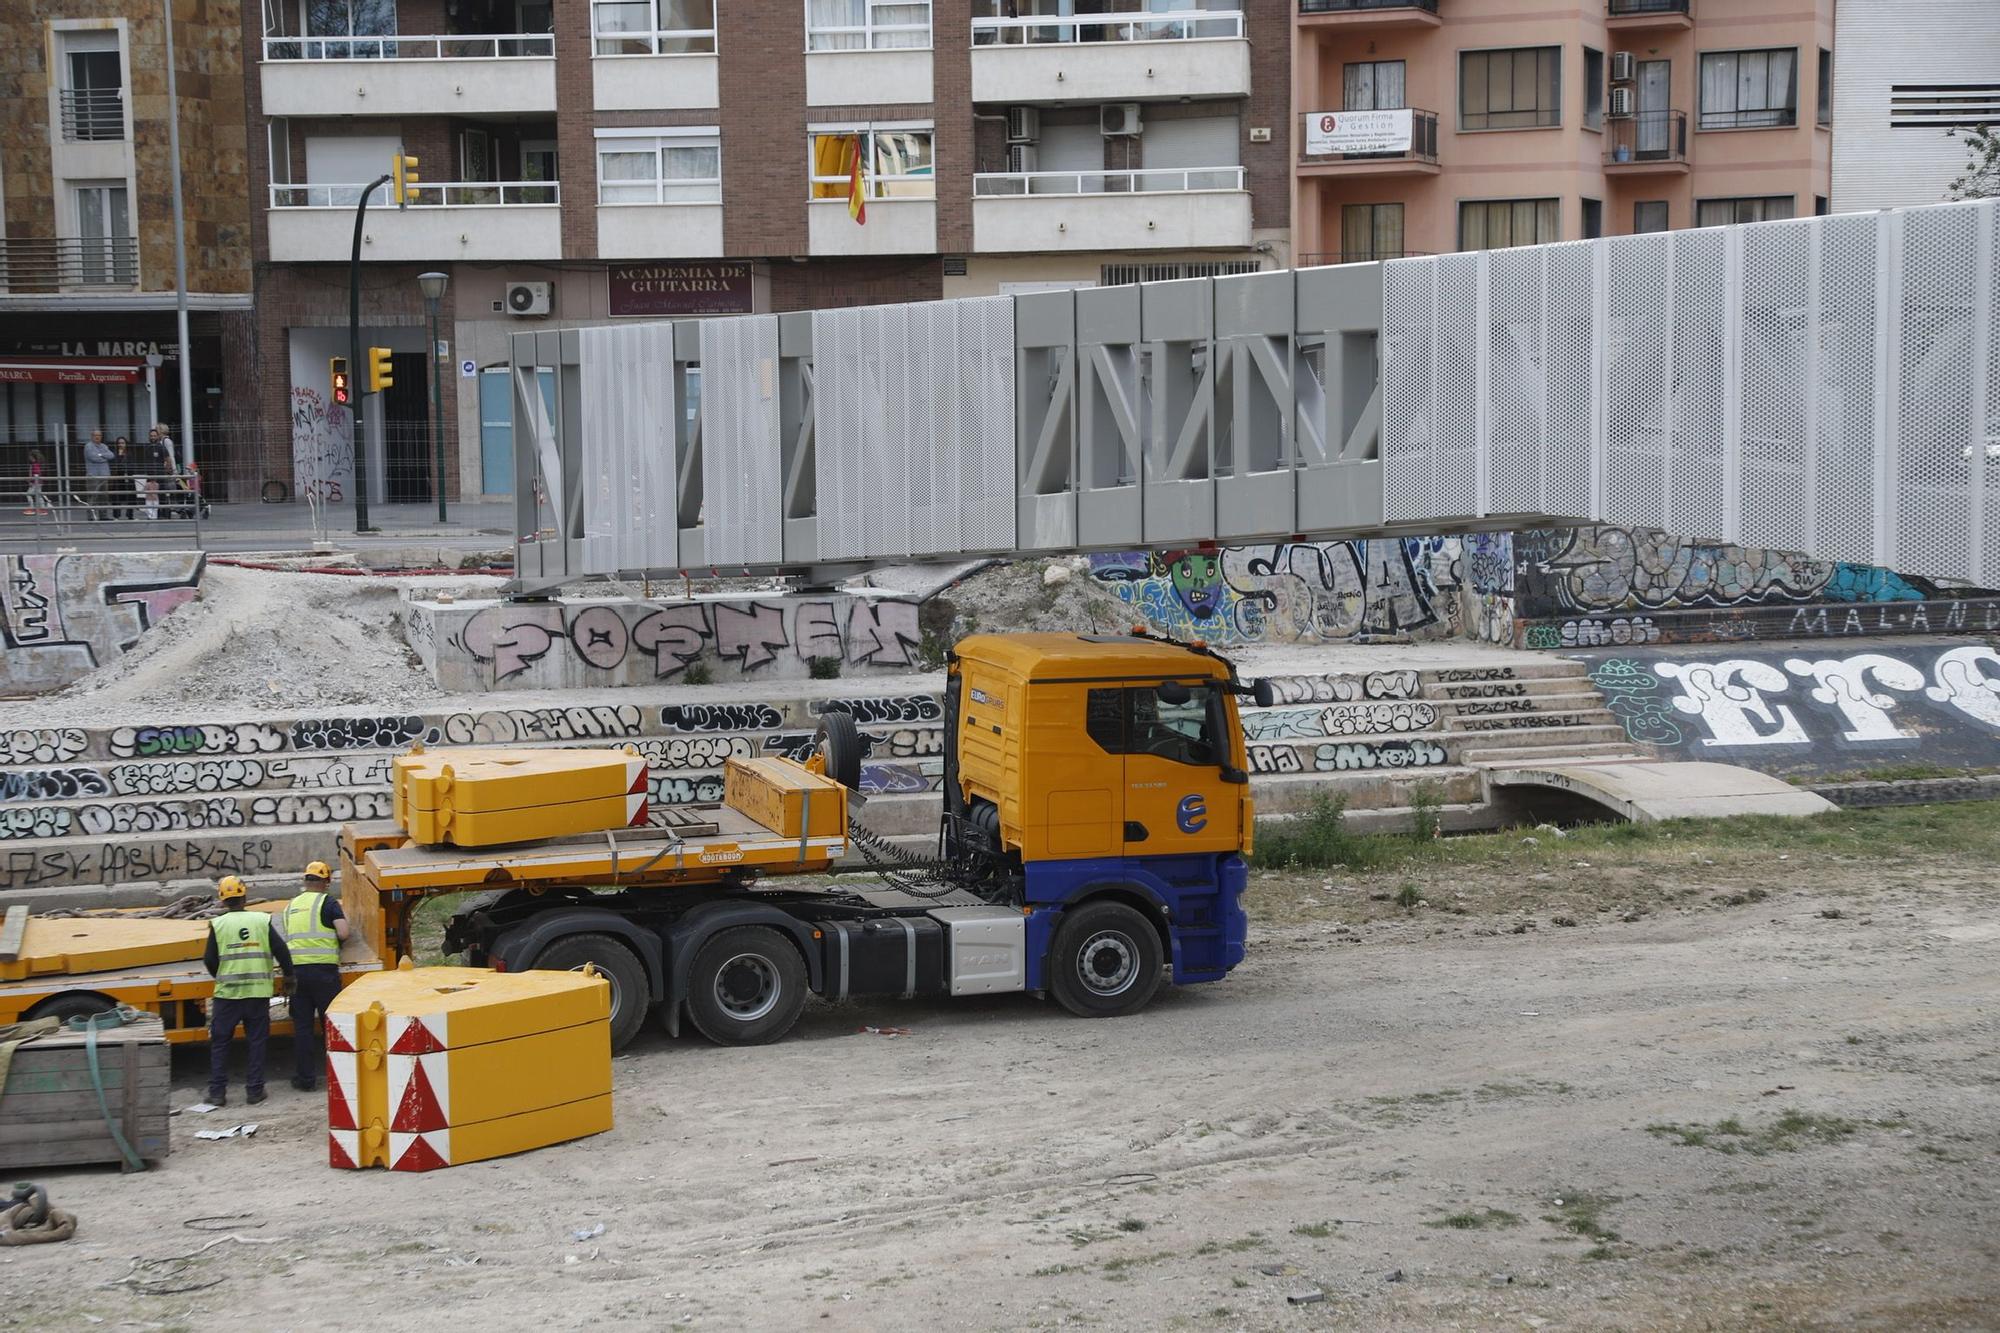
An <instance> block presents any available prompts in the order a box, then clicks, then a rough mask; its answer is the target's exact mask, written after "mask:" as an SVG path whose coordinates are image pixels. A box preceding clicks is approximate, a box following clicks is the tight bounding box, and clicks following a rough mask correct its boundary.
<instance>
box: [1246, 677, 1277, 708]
mask: <svg viewBox="0 0 2000 1333" xmlns="http://www.w3.org/2000/svg"><path fill="white" fill-rule="evenodd" d="M1250 702H1251V703H1253V704H1256V705H1257V706H1258V707H1259V708H1269V707H1271V706H1272V705H1274V704H1276V703H1277V702H1278V690H1277V687H1276V686H1274V685H1272V684H1271V682H1270V681H1268V680H1253V681H1251V682H1250Z"/></svg>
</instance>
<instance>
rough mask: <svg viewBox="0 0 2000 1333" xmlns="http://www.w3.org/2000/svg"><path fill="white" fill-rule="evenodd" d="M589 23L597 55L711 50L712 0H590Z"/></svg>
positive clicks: (682, 53)
mask: <svg viewBox="0 0 2000 1333" xmlns="http://www.w3.org/2000/svg"><path fill="white" fill-rule="evenodd" d="M590 27H591V32H592V34H593V35H594V36H595V37H596V39H597V46H596V48H595V49H596V51H597V54H599V55H601V56H691V55H713V54H714V53H715V0H592V3H591V6H590Z"/></svg>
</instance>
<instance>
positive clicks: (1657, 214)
mask: <svg viewBox="0 0 2000 1333" xmlns="http://www.w3.org/2000/svg"><path fill="white" fill-rule="evenodd" d="M1666 229H1667V201H1666V200H1664V199H1641V200H1639V201H1638V202H1637V203H1635V204H1633V205H1632V231H1633V233H1634V234H1635V235H1637V234H1640V233H1644V232H1649V231H1665V230H1666Z"/></svg>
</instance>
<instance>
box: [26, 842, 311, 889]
mask: <svg viewBox="0 0 2000 1333" xmlns="http://www.w3.org/2000/svg"><path fill="white" fill-rule="evenodd" d="M273 846H274V845H273V843H272V841H271V839H269V838H259V837H255V836H248V837H243V836H239V837H233V838H185V839H183V838H173V839H167V840H164V841H156V842H135V841H127V840H121V841H117V842H98V843H90V842H83V841H81V840H79V841H77V842H73V843H70V844H67V845H60V846H54V847H33V848H30V847H20V848H15V849H12V850H0V892H5V891H11V890H15V889H33V888H40V887H44V886H53V885H59V884H138V883H147V882H151V881H157V880H169V879H214V878H217V877H219V876H222V875H258V874H262V873H264V872H265V871H267V870H270V869H271V868H272V856H273Z"/></svg>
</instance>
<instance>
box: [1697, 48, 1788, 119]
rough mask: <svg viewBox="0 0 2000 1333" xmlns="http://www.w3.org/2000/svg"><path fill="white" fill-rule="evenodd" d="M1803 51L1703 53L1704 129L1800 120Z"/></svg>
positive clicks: (1702, 100) (1702, 115) (1702, 96)
mask: <svg viewBox="0 0 2000 1333" xmlns="http://www.w3.org/2000/svg"><path fill="white" fill-rule="evenodd" d="M1798 60H1799V53H1798V51H1797V49H1796V48H1793V47H1787V48H1785V49H1784V50H1781V51H1709V52H1707V53H1705V54H1704V55H1703V56H1702V58H1701V121H1700V127H1701V128H1702V129H1705V130H1764V129H1776V128H1781V127H1784V126H1787V125H1796V124H1798V120H1799V72H1798Z"/></svg>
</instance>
